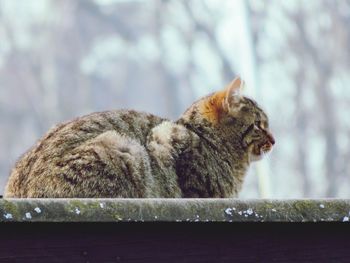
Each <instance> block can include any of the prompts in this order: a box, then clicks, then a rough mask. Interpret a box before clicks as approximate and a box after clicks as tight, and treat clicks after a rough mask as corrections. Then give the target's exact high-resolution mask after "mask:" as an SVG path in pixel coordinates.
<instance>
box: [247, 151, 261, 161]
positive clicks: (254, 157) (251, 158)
mask: <svg viewBox="0 0 350 263" xmlns="http://www.w3.org/2000/svg"><path fill="white" fill-rule="evenodd" d="M263 157H264V155H263V154H259V155H257V154H253V153H251V154H250V155H249V161H250V162H257V161H260V160H261V159H262V158H263Z"/></svg>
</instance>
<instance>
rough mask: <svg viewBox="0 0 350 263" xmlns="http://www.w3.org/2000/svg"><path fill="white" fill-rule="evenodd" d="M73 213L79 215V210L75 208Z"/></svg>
mask: <svg viewBox="0 0 350 263" xmlns="http://www.w3.org/2000/svg"><path fill="white" fill-rule="evenodd" d="M75 213H76V214H77V215H79V214H80V210H79V208H78V207H76V208H75Z"/></svg>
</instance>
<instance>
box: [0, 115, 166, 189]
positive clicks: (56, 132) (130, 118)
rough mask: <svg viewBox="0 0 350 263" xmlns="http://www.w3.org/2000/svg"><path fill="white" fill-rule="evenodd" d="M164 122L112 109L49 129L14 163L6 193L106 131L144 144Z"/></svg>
mask: <svg viewBox="0 0 350 263" xmlns="http://www.w3.org/2000/svg"><path fill="white" fill-rule="evenodd" d="M164 120H165V119H163V118H160V117H158V116H155V115H153V114H149V113H145V112H139V111H135V110H111V111H103V112H95V113H91V114H89V115H85V116H82V117H78V118H75V119H73V120H70V121H67V122H64V123H60V124H58V125H56V126H55V127H53V128H52V129H50V130H49V131H48V132H47V133H46V134H45V135H44V136H43V137H42V138H41V139H40V140H39V141H38V142H37V143H36V145H34V146H33V147H32V148H31V149H30V150H28V151H27V152H26V153H25V154H24V155H23V156H22V157H21V158H20V159H19V160H18V161H17V163H16V165H15V167H14V168H13V170H12V172H11V175H10V178H9V182H8V186H7V190H8V191H9V186H11V185H18V186H20V185H24V184H25V182H26V181H28V179H29V178H32V179H31V180H33V179H34V177H38V176H37V175H39V174H44V173H45V171H44V169H46V170H50V169H55V167H54V164H55V163H57V162H59V161H60V160H62V159H63V158H64V157H65V156H67V155H70V154H71V153H72V152H74V151H76V149H79V147H81V146H83V145H85V144H88V143H89V142H91V141H93V140H94V139H95V138H97V137H98V136H101V135H102V134H105V133H108V132H109V131H113V132H116V133H117V134H119V135H121V136H125V137H128V138H130V139H132V140H134V141H135V142H138V143H139V144H140V145H145V143H146V140H147V136H148V135H149V133H150V131H151V130H152V128H153V127H155V126H156V125H158V124H160V123H161V122H163V121H164ZM51 166H52V167H51ZM5 195H6V193H5Z"/></svg>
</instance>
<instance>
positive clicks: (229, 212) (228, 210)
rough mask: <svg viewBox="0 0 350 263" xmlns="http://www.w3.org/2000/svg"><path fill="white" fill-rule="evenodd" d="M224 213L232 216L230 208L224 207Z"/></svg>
mask: <svg viewBox="0 0 350 263" xmlns="http://www.w3.org/2000/svg"><path fill="white" fill-rule="evenodd" d="M225 213H226V214H227V215H230V216H232V208H226V209H225Z"/></svg>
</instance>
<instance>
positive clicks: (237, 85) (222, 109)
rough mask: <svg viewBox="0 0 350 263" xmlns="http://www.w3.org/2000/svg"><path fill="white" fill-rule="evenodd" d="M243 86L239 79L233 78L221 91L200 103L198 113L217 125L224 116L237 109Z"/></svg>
mask: <svg viewBox="0 0 350 263" xmlns="http://www.w3.org/2000/svg"><path fill="white" fill-rule="evenodd" d="M243 86H244V82H243V81H242V80H241V78H239V77H238V78H235V79H234V80H233V81H231V83H230V84H228V85H227V86H226V87H225V88H224V89H223V90H220V91H218V92H215V93H213V94H212V95H211V96H209V97H207V98H206V99H205V100H204V101H202V103H201V104H200V107H199V110H200V112H201V113H202V115H203V116H204V117H205V118H206V119H207V120H209V121H210V122H211V123H214V124H215V123H218V122H219V120H220V118H221V117H222V116H223V115H224V114H227V113H228V112H231V113H232V112H233V111H234V109H235V108H238V103H239V100H240V98H241V90H242V88H243ZM236 105H237V107H236Z"/></svg>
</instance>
